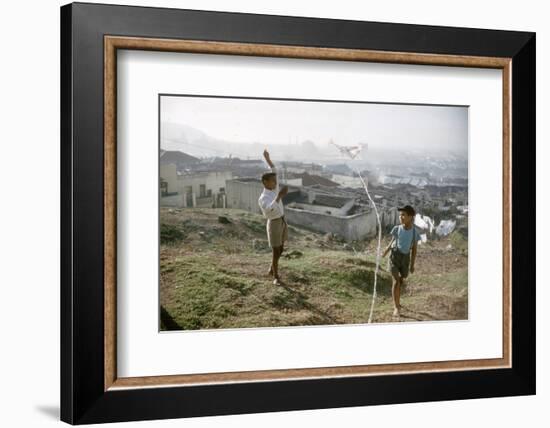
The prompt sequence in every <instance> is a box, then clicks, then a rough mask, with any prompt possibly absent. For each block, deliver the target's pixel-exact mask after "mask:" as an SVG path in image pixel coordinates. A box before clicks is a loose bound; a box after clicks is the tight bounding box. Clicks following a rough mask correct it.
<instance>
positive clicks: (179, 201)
mask: <svg viewBox="0 0 550 428" xmlns="http://www.w3.org/2000/svg"><path fill="white" fill-rule="evenodd" d="M183 197H184V196H183V195H180V194H179V193H178V194H177V195H172V196H161V197H160V206H161V207H177V208H182V207H183V206H184V202H183Z"/></svg>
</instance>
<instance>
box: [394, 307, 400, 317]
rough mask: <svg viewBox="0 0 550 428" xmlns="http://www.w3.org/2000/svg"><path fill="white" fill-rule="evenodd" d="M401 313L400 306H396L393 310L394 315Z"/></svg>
mask: <svg viewBox="0 0 550 428" xmlns="http://www.w3.org/2000/svg"><path fill="white" fill-rule="evenodd" d="M399 315H400V313H399V308H398V307H396V308H394V310H393V316H394V317H398V316H399Z"/></svg>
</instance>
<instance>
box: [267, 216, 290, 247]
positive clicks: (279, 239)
mask: <svg viewBox="0 0 550 428" xmlns="http://www.w3.org/2000/svg"><path fill="white" fill-rule="evenodd" d="M266 230H267V242H268V243H269V246H270V247H280V246H281V245H283V242H284V241H288V226H287V224H286V221H285V218H284V216H283V217H278V218H274V219H272V220H267V225H266Z"/></svg>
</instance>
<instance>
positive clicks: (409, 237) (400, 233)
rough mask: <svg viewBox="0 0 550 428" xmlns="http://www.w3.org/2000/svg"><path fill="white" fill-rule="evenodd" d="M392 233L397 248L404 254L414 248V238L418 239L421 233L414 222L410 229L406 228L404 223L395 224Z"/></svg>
mask: <svg viewBox="0 0 550 428" xmlns="http://www.w3.org/2000/svg"><path fill="white" fill-rule="evenodd" d="M390 234H391V235H392V236H393V237H394V238H395V240H396V242H397V249H398V250H399V251H400V252H401V253H403V254H408V253H409V251H410V250H411V248H412V244H413V239H415V240H417V241H418V235H419V233H418V230H416V226H415V225H414V224H413V226H412V227H411V228H410V229H409V230H407V229H405V228H404V227H403V225H402V224H400V225H399V226H394V227H393V229H392V230H391V232H390Z"/></svg>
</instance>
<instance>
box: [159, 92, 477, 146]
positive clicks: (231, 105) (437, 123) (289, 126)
mask: <svg viewBox="0 0 550 428" xmlns="http://www.w3.org/2000/svg"><path fill="white" fill-rule="evenodd" d="M161 121H163V122H172V123H181V124H184V125H188V126H192V127H194V128H197V129H198V130H200V131H203V132H205V133H206V134H208V135H210V136H212V137H216V138H220V139H223V140H228V141H235V142H243V143H244V142H260V143H262V144H270V145H272V144H288V143H289V142H294V141H296V140H298V141H299V142H302V141H304V140H311V141H313V142H314V143H318V144H320V145H321V144H326V143H327V142H328V140H329V139H330V138H332V139H333V140H334V142H336V143H338V144H345V145H350V144H356V143H368V145H369V147H373V148H375V147H378V148H390V147H391V148H399V149H402V148H408V149H414V150H428V151H431V150H442V149H443V150H445V149H447V150H453V151H464V152H465V151H466V150H467V146H468V109H467V107H454V106H453V107H447V106H422V105H399V104H372V103H346V102H319V101H315V102H304V101H284V100H263V99H262V100H257V99H240V98H205V97H187V96H185V97H182V96H162V97H161Z"/></svg>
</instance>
